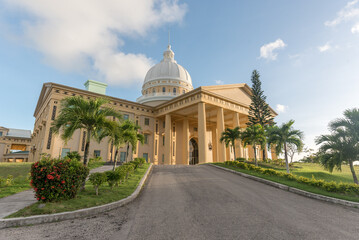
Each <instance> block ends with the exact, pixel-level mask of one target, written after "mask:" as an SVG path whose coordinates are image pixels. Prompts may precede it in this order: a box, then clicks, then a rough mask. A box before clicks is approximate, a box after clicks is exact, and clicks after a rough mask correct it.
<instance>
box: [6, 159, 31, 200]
mask: <svg viewBox="0 0 359 240" xmlns="http://www.w3.org/2000/svg"><path fill="white" fill-rule="evenodd" d="M31 164H32V163H0V177H2V178H6V177H7V176H8V175H12V176H13V177H14V180H13V184H12V185H11V186H2V187H0V198H3V197H6V196H9V195H12V194H14V193H18V192H21V191H24V190H27V189H30V188H31V187H30V181H29V179H28V178H29V172H30V167H31Z"/></svg>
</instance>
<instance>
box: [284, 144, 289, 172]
mask: <svg viewBox="0 0 359 240" xmlns="http://www.w3.org/2000/svg"><path fill="white" fill-rule="evenodd" d="M284 158H285V166H286V168H287V173H289V164H288V153H287V143H286V142H285V143H284Z"/></svg>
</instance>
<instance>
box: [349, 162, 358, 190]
mask: <svg viewBox="0 0 359 240" xmlns="http://www.w3.org/2000/svg"><path fill="white" fill-rule="evenodd" d="M349 166H350V171H351V172H352V175H353V180H354V183H355V184H358V178H357V175H356V174H355V170H354V166H353V161H352V160H349Z"/></svg>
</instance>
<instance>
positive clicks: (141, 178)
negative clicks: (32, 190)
mask: <svg viewBox="0 0 359 240" xmlns="http://www.w3.org/2000/svg"><path fill="white" fill-rule="evenodd" d="M151 169H152V164H147V163H146V164H143V165H142V166H139V167H138V168H137V169H136V170H135V171H134V172H133V173H132V174H131V176H129V177H128V179H127V180H126V181H125V182H123V183H121V184H119V186H116V187H112V188H111V187H110V186H101V187H100V190H99V195H96V193H95V188H94V186H93V185H92V184H91V183H90V182H87V183H86V188H85V190H84V191H81V192H79V193H78V195H77V196H76V198H73V199H69V200H63V201H58V202H47V203H41V202H38V203H35V204H33V205H31V206H29V207H26V208H24V209H22V210H20V211H18V212H16V213H14V214H11V215H10V216H8V217H7V219H2V220H0V229H1V228H6V227H13V226H22V225H29V224H39V223H47V222H54V221H60V220H68V219H74V218H80V217H86V216H90V215H94V214H99V213H101V212H104V211H109V210H111V209H114V208H117V207H120V206H122V205H124V204H127V203H129V202H130V201H132V200H133V199H135V198H136V197H137V195H138V194H139V192H140V190H141V188H142V186H143V184H144V183H145V181H146V179H147V177H148V175H149V173H150V171H151Z"/></svg>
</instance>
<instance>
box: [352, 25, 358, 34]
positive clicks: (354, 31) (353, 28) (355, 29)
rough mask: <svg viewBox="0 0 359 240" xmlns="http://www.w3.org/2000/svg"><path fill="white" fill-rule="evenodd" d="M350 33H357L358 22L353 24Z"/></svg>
mask: <svg viewBox="0 0 359 240" xmlns="http://www.w3.org/2000/svg"><path fill="white" fill-rule="evenodd" d="M351 31H352V33H359V23H357V24H355V25H354V26H353V27H352V29H351Z"/></svg>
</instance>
